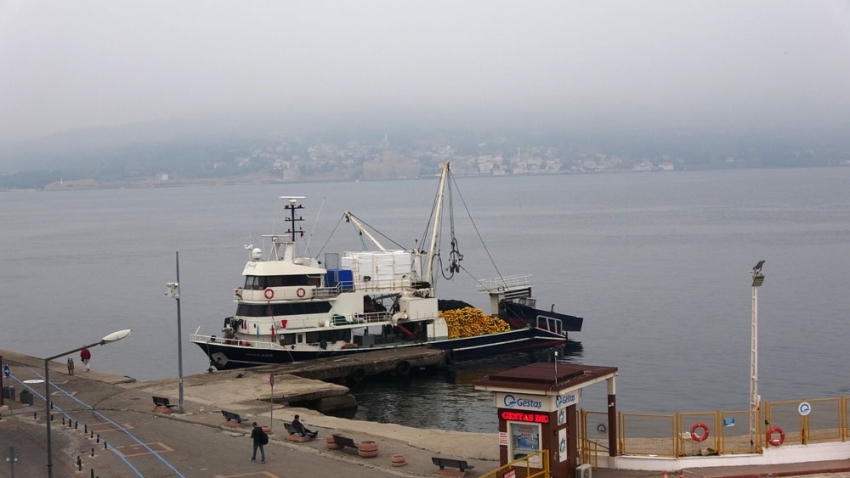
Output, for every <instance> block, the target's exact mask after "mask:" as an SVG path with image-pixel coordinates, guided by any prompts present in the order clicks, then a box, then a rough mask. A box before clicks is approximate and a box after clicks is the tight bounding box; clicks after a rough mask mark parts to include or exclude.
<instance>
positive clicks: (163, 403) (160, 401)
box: [153, 396, 177, 408]
mask: <svg viewBox="0 0 850 478" xmlns="http://www.w3.org/2000/svg"><path fill="white" fill-rule="evenodd" d="M153 404H154V405H156V406H157V407H168V408H171V407H176V406H177V405H174V404H172V403H169V401H168V398H166V397H157V396H154V397H153Z"/></svg>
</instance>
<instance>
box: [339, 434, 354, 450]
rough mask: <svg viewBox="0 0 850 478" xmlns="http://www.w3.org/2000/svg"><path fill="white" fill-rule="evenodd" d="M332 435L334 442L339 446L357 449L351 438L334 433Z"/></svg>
mask: <svg viewBox="0 0 850 478" xmlns="http://www.w3.org/2000/svg"><path fill="white" fill-rule="evenodd" d="M333 437H334V443H336V444H337V446H339V447H340V448H345V447H350V448H354V449H355V450H356V449H357V444H356V443H354V440H352V439H351V438H346V437H344V436H342V435H334V436H333Z"/></svg>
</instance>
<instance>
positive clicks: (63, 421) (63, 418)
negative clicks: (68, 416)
mask: <svg viewBox="0 0 850 478" xmlns="http://www.w3.org/2000/svg"><path fill="white" fill-rule="evenodd" d="M62 426H65V417H62Z"/></svg>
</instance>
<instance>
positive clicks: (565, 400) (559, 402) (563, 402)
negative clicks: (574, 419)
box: [555, 393, 576, 408]
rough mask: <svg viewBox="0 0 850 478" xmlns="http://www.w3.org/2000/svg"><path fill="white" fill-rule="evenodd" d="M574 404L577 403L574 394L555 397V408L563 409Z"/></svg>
mask: <svg viewBox="0 0 850 478" xmlns="http://www.w3.org/2000/svg"><path fill="white" fill-rule="evenodd" d="M572 403H576V396H575V395H574V394H572V393H571V394H569V395H558V396H557V397H555V408H561V407H564V406H567V405H570V404H572Z"/></svg>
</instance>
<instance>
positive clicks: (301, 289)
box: [295, 287, 307, 297]
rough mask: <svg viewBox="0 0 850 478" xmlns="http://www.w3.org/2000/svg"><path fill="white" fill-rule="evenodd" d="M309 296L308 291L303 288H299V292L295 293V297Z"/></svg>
mask: <svg viewBox="0 0 850 478" xmlns="http://www.w3.org/2000/svg"><path fill="white" fill-rule="evenodd" d="M306 294H307V291H305V290H304V288H303V287H299V288H298V290H296V291H295V295H297V296H298V297H304V295H306Z"/></svg>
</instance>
